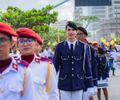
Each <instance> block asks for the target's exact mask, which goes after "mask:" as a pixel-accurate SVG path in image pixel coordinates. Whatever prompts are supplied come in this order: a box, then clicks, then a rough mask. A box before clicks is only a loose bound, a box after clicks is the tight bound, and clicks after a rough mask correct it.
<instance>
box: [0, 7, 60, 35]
mask: <svg viewBox="0 0 120 100" xmlns="http://www.w3.org/2000/svg"><path fill="white" fill-rule="evenodd" d="M53 8H54V7H53V6H52V5H48V6H46V7H44V8H42V9H39V10H37V9H34V8H33V9H32V10H26V11H22V10H21V9H20V8H18V7H11V6H10V7H8V8H7V10H6V12H2V15H1V19H0V21H2V22H6V23H9V24H10V25H12V26H13V27H14V28H15V29H17V28H20V27H27V28H31V29H33V30H34V31H35V32H37V33H44V32H48V31H49V24H51V23H55V22H56V21H57V16H58V12H55V11H53V12H52V13H50V11H51V10H52V9H53Z"/></svg>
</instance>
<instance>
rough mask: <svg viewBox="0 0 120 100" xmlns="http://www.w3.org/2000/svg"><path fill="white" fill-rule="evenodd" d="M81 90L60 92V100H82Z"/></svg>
mask: <svg viewBox="0 0 120 100" xmlns="http://www.w3.org/2000/svg"><path fill="white" fill-rule="evenodd" d="M82 95H83V90H79V91H63V90H60V100H82Z"/></svg>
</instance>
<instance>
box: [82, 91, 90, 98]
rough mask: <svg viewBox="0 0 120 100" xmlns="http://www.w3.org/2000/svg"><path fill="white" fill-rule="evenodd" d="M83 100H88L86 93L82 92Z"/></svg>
mask: <svg viewBox="0 0 120 100" xmlns="http://www.w3.org/2000/svg"><path fill="white" fill-rule="evenodd" d="M83 100H89V94H88V92H83Z"/></svg>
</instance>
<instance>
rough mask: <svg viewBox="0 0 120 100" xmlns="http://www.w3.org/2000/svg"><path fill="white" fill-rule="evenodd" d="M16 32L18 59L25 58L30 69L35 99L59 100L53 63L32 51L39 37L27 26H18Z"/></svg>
mask: <svg viewBox="0 0 120 100" xmlns="http://www.w3.org/2000/svg"><path fill="white" fill-rule="evenodd" d="M16 32H17V34H18V35H19V37H18V48H19V50H20V52H21V56H20V59H23V60H26V61H27V62H28V63H29V69H31V71H32V76H33V81H34V87H35V92H36V93H35V96H36V100H59V96H58V89H57V77H56V72H55V69H54V66H53V64H51V63H50V62H49V61H48V60H47V59H46V58H41V57H38V56H37V55H36V54H35V52H34V50H35V45H36V43H37V42H40V41H38V40H40V37H38V35H36V33H35V32H34V31H32V30H31V29H28V28H20V29H18V30H17V31H16ZM41 42H42V41H41Z"/></svg>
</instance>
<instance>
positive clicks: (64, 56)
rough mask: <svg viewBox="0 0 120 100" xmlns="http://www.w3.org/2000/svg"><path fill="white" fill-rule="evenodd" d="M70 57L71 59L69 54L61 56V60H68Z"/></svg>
mask: <svg viewBox="0 0 120 100" xmlns="http://www.w3.org/2000/svg"><path fill="white" fill-rule="evenodd" d="M68 59H69V56H67V55H62V56H61V60H63V61H67V60H68Z"/></svg>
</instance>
